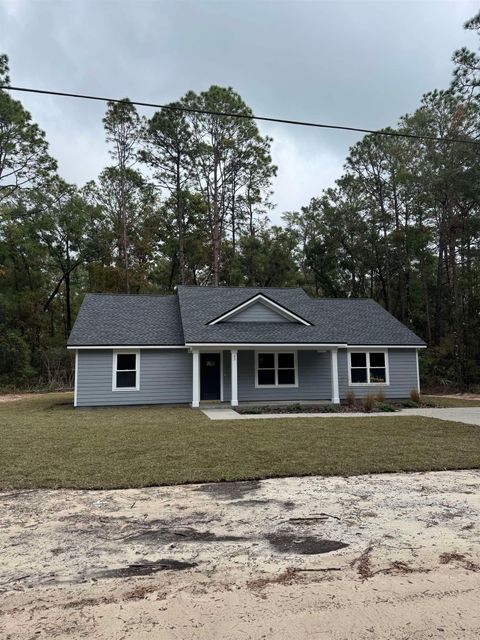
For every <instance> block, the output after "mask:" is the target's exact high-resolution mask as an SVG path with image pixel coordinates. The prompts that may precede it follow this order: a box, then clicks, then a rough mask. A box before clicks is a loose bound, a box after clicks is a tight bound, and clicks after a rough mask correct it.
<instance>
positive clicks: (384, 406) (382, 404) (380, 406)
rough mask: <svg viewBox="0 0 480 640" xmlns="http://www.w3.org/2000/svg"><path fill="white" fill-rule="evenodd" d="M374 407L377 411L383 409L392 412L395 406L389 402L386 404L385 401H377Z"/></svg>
mask: <svg viewBox="0 0 480 640" xmlns="http://www.w3.org/2000/svg"><path fill="white" fill-rule="evenodd" d="M375 409H376V410H377V411H385V412H389V413H391V412H393V411H396V409H395V407H392V405H391V404H388V403H387V402H378V403H377V406H376V407H375Z"/></svg>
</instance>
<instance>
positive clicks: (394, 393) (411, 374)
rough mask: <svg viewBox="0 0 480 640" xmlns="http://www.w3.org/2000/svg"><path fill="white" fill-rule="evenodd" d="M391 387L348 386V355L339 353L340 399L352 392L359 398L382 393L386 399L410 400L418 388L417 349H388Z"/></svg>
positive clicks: (345, 352) (342, 351) (343, 351)
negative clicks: (411, 392) (411, 393)
mask: <svg viewBox="0 0 480 640" xmlns="http://www.w3.org/2000/svg"><path fill="white" fill-rule="evenodd" d="M387 351H388V365H389V374H390V384H389V385H364V386H360V385H350V386H349V384H348V355H347V351H346V350H345V349H342V350H339V351H338V385H339V392H340V399H343V398H345V395H346V394H347V392H348V391H349V390H352V391H353V392H354V393H355V395H356V396H357V398H363V397H364V396H366V395H368V394H371V395H373V394H375V393H378V392H380V391H382V392H383V393H384V395H385V397H386V398H408V397H409V396H410V391H411V390H412V389H413V388H415V389H416V388H417V360H416V358H417V354H416V350H415V349H388V350H387Z"/></svg>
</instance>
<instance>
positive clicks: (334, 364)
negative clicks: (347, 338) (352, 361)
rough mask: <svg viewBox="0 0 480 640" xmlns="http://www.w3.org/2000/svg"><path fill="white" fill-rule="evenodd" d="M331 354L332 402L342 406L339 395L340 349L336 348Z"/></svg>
mask: <svg viewBox="0 0 480 640" xmlns="http://www.w3.org/2000/svg"><path fill="white" fill-rule="evenodd" d="M330 353H331V356H332V402H333V404H340V396H339V393H338V357H337V356H338V349H336V348H334V349H332V350H331V351H330Z"/></svg>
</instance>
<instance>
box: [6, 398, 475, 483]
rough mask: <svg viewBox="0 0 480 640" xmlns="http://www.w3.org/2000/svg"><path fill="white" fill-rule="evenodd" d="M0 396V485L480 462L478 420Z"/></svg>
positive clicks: (445, 466) (345, 472)
mask: <svg viewBox="0 0 480 640" xmlns="http://www.w3.org/2000/svg"><path fill="white" fill-rule="evenodd" d="M71 401H72V396H71V394H65V393H63V394H46V395H38V396H33V397H31V398H28V399H25V400H19V401H16V402H10V403H3V404H0V435H1V446H0V487H1V488H30V487H76V488H88V489H96V488H120V487H142V486H150V485H162V484H177V483H187V482H206V481H218V480H240V479H247V478H267V477H275V476H295V475H298V476H300V475H311V474H321V475H332V474H335V475H336V474H338V475H354V474H362V473H378V472H390V471H419V470H438V469H466V468H477V467H480V427H474V426H468V425H463V424H458V423H453V422H444V421H438V420H435V419H430V418H420V417H414V416H411V417H403V416H398V417H397V416H395V417H385V418H383V417H382V418H372V417H365V418H363V417H362V418H334V419H331V418H330V419H329V418H322V417H319V418H305V419H302V418H299V419H288V417H287V418H285V419H279V420H249V421H244V420H242V421H240V420H238V421H236V422H234V421H225V422H223V421H211V420H209V419H208V418H206V417H205V416H204V415H203V414H202V413H201V412H200V411H193V410H191V409H189V408H165V407H138V408H133V407H122V408H115V409H113V408H100V409H73V407H72V406H71Z"/></svg>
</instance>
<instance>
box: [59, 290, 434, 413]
mask: <svg viewBox="0 0 480 640" xmlns="http://www.w3.org/2000/svg"><path fill="white" fill-rule="evenodd" d="M423 347H425V343H424V342H423V341H422V340H421V339H420V338H418V337H417V336H416V335H415V334H414V333H412V332H411V331H410V330H409V329H408V328H407V327H405V326H404V325H403V324H402V323H401V322H399V321H398V320H396V319H395V318H394V317H393V316H392V315H390V314H389V313H388V312H387V311H385V310H384V309H383V308H382V307H381V306H380V305H378V304H377V303H376V302H374V301H373V300H369V299H337V298H335V299H323V298H322V299H313V298H311V297H310V296H308V295H307V294H306V293H305V291H303V289H300V288H263V287H262V288H245V287H196V286H178V287H177V290H176V294H175V295H171V296H160V295H136V294H134V295H126V294H125V295H124V294H88V295H86V297H85V300H84V302H83V304H82V306H81V309H80V311H79V314H78V317H77V320H76V322H75V326H74V327H73V330H72V332H71V335H70V338H69V341H68V348H69V349H74V350H75V406H78V407H82V406H95V405H132V404H163V403H169V404H171V403H175V404H176V403H185V404H187V403H188V404H191V406H192V407H198V406H199V404H200V402H201V401H204V400H208V401H220V402H225V403H229V404H231V405H232V406H236V405H238V403H239V402H256V401H267V402H272V403H275V402H280V401H295V402H296V401H305V402H308V401H322V400H325V401H328V402H333V403H339V402H341V400H342V399H344V398H345V396H346V394H347V392H348V391H354V393H355V395H356V396H357V397H362V396H364V395H366V394H374V393H378V392H379V391H380V390H381V391H383V393H384V395H385V397H386V398H406V397H408V396H409V394H410V391H411V389H412V388H419V384H420V383H419V373H418V350H419V349H421V348H423Z"/></svg>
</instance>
